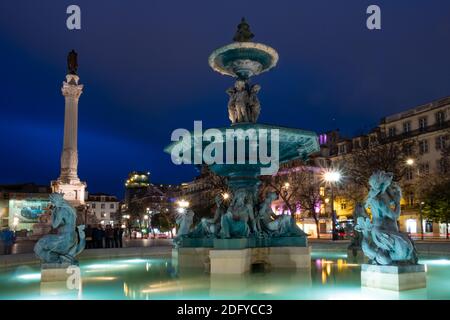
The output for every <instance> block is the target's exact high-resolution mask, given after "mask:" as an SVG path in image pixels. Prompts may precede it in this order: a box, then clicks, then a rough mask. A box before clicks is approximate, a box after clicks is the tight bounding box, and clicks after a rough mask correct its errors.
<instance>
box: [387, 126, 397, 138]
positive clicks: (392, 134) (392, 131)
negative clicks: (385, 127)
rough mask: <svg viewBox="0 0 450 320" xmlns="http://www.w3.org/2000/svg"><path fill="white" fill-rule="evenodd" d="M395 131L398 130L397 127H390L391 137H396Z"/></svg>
mask: <svg viewBox="0 0 450 320" xmlns="http://www.w3.org/2000/svg"><path fill="white" fill-rule="evenodd" d="M395 131H396V128H395V127H390V128H389V133H388V134H389V137H390V138H392V137H395Z"/></svg>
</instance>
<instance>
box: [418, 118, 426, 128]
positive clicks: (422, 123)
mask: <svg viewBox="0 0 450 320" xmlns="http://www.w3.org/2000/svg"><path fill="white" fill-rule="evenodd" d="M426 129H427V117H422V118H419V130H420V131H425V130H426Z"/></svg>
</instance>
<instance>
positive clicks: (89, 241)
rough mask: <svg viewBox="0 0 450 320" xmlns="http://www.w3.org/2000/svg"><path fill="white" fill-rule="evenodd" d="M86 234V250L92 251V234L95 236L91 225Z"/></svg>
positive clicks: (85, 231)
mask: <svg viewBox="0 0 450 320" xmlns="http://www.w3.org/2000/svg"><path fill="white" fill-rule="evenodd" d="M84 234H85V237H86V249H92V248H93V247H94V245H93V242H94V241H93V238H92V234H93V229H92V227H91V225H88V226H87V227H86V230H84Z"/></svg>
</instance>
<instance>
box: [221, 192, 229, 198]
mask: <svg viewBox="0 0 450 320" xmlns="http://www.w3.org/2000/svg"><path fill="white" fill-rule="evenodd" d="M222 197H223V199H224V200H227V199H228V198H229V197H230V195H229V194H228V193H227V192H225V193H224V194H223V195H222Z"/></svg>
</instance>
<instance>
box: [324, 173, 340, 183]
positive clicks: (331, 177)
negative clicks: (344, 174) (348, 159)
mask: <svg viewBox="0 0 450 320" xmlns="http://www.w3.org/2000/svg"><path fill="white" fill-rule="evenodd" d="M323 178H324V180H325V181H326V182H330V183H335V182H339V181H340V180H341V173H340V172H339V171H333V170H332V171H326V172H325V173H324V174H323Z"/></svg>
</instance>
